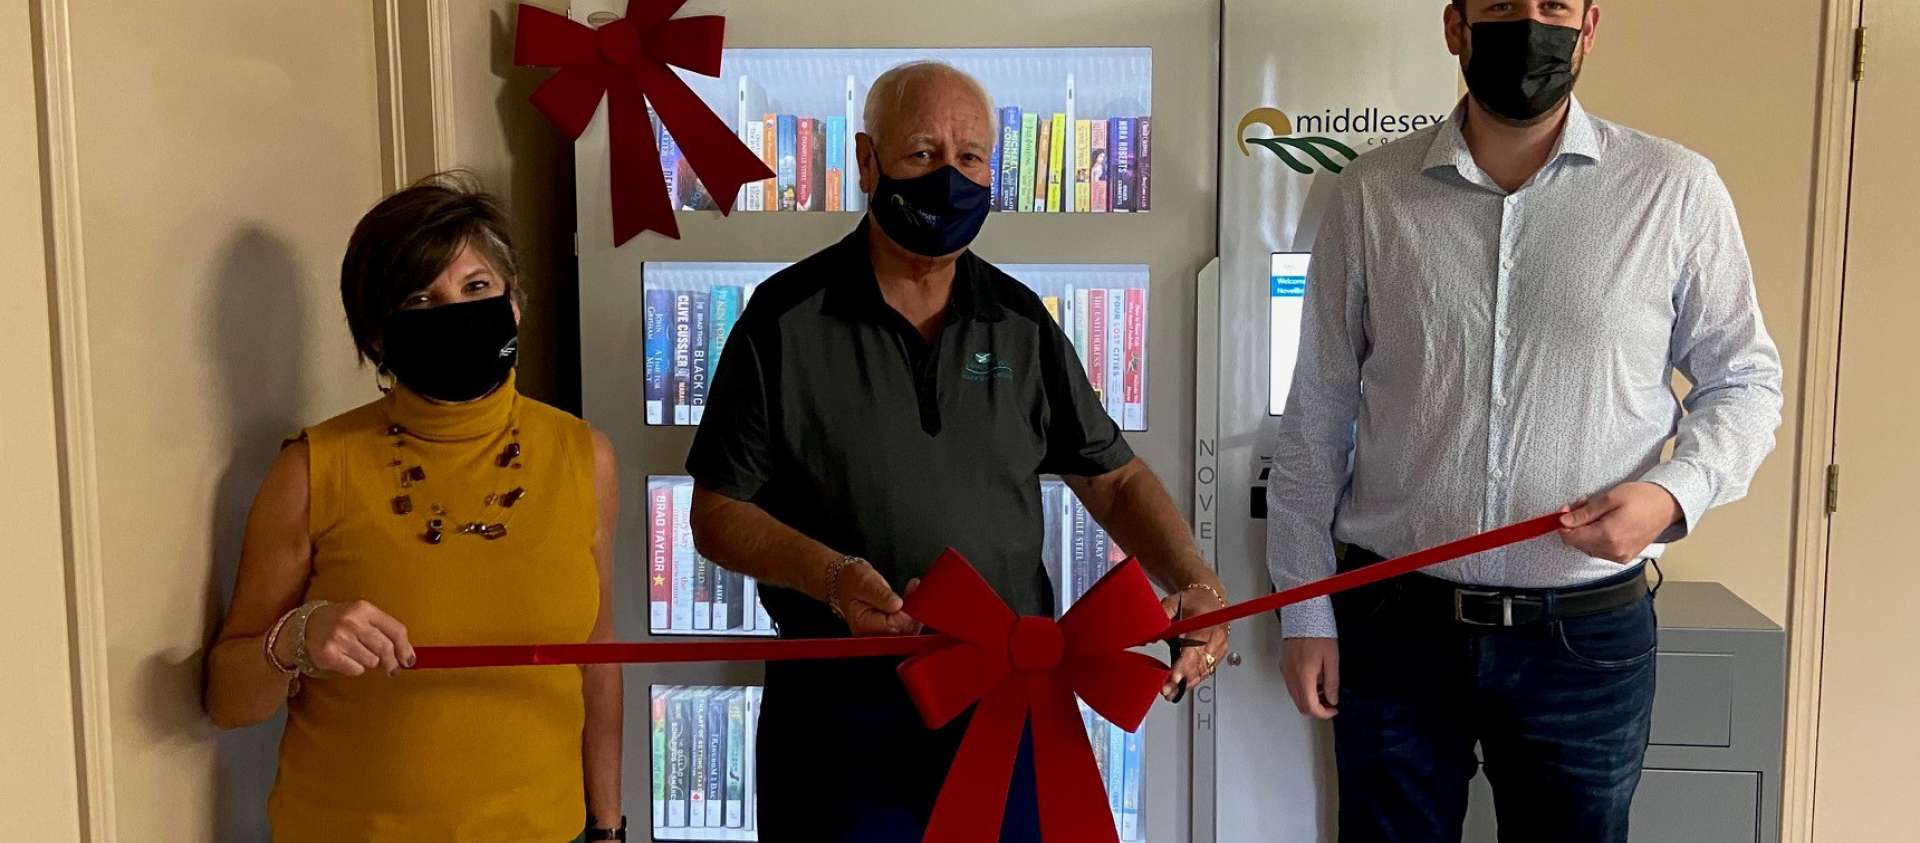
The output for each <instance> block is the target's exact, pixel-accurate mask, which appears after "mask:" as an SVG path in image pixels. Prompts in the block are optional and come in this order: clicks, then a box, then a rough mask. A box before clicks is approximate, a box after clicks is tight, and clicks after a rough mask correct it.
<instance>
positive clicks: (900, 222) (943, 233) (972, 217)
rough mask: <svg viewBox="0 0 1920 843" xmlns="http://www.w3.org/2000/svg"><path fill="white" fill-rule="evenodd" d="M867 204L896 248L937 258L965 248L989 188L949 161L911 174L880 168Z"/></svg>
mask: <svg viewBox="0 0 1920 843" xmlns="http://www.w3.org/2000/svg"><path fill="white" fill-rule="evenodd" d="M874 166H875V167H876V168H878V166H879V162H878V159H877V158H876V160H875V164H874ZM867 207H868V209H869V210H870V211H871V212H872V213H873V219H874V221H875V222H877V223H879V225H880V230H881V231H884V232H886V233H887V236H888V237H891V238H893V242H895V243H898V244H900V246H901V248H904V249H906V250H907V251H909V252H912V253H914V254H916V255H925V256H927V257H930V258H937V257H941V256H943V255H951V254H953V253H954V252H958V251H960V250H961V249H964V248H966V247H967V244H969V243H972V242H973V238H975V237H978V236H979V235H980V227H981V226H982V225H985V224H986V222H987V211H989V210H991V209H992V191H990V190H988V189H987V188H986V187H985V186H984V185H981V184H980V183H979V182H976V181H974V180H973V179H970V178H967V177H966V175H965V174H964V173H961V172H960V171H959V170H957V169H954V167H953V165H951V164H949V165H947V166H944V167H941V168H940V169H938V170H934V171H933V172H931V173H927V174H926V175H923V176H915V177H913V178H910V179H896V178H893V177H892V176H889V175H887V172H886V171H885V170H880V181H879V183H878V184H877V185H875V186H874V189H873V196H872V197H871V198H870V199H869V201H868V205H867Z"/></svg>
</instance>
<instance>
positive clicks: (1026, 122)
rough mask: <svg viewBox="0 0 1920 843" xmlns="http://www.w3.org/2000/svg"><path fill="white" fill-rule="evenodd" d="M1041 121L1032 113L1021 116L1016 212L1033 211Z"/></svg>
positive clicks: (1016, 180)
mask: <svg viewBox="0 0 1920 843" xmlns="http://www.w3.org/2000/svg"><path fill="white" fill-rule="evenodd" d="M1039 120H1040V116H1039V115H1037V114H1034V113H1033V112H1030V111H1029V112H1026V113H1023V114H1021V115H1020V172H1019V174H1018V177H1017V178H1016V179H1015V182H1017V183H1018V184H1019V186H1020V190H1019V193H1020V195H1019V196H1018V197H1016V201H1015V202H1014V210H1016V211H1021V212H1026V211H1031V210H1033V173H1034V166H1033V160H1034V155H1035V154H1037V153H1038V151H1039V150H1038V147H1039V144H1040V122H1039Z"/></svg>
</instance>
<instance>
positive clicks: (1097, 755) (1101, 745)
mask: <svg viewBox="0 0 1920 843" xmlns="http://www.w3.org/2000/svg"><path fill="white" fill-rule="evenodd" d="M1112 729H1113V725H1112V724H1110V723H1108V722H1107V720H1106V718H1104V717H1101V716H1100V715H1098V714H1095V715H1094V716H1093V726H1092V728H1090V729H1089V730H1088V732H1089V734H1088V736H1087V742H1088V743H1089V744H1092V747H1093V766H1094V767H1095V768H1097V769H1098V770H1099V771H1100V784H1101V785H1102V786H1103V787H1104V786H1105V785H1106V783H1107V782H1109V781H1112V775H1113V764H1112V761H1111V760H1110V759H1109V757H1108V755H1107V732H1109V731H1111V730H1112ZM1108 789H1109V790H1110V789H1111V788H1108Z"/></svg>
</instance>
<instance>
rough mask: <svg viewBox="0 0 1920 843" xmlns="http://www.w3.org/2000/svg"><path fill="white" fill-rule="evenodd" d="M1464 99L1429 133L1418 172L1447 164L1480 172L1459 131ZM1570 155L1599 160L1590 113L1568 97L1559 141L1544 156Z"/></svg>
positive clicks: (1554, 158) (1550, 158)
mask: <svg viewBox="0 0 1920 843" xmlns="http://www.w3.org/2000/svg"><path fill="white" fill-rule="evenodd" d="M1466 116H1467V99H1466V97H1461V98H1460V104H1459V105H1456V106H1454V108H1453V113H1452V114H1450V115H1447V120H1446V122H1445V123H1442V124H1441V125H1440V131H1438V132H1435V133H1434V135H1433V143H1432V145H1430V146H1428V147H1427V157H1426V160H1424V161H1422V162H1421V164H1420V169H1421V171H1422V172H1426V171H1431V170H1433V169H1436V168H1440V167H1451V168H1453V170H1454V171H1455V172H1458V173H1459V174H1460V175H1461V176H1463V177H1465V178H1468V179H1471V178H1473V174H1474V173H1478V172H1480V165H1479V164H1477V163H1475V162H1474V160H1473V150H1472V149H1470V148H1468V146H1467V137H1466V135H1465V134H1464V133H1463V132H1462V131H1461V127H1462V126H1464V125H1466ZM1567 155H1572V156H1576V157H1580V158H1585V159H1587V160H1588V161H1592V162H1594V163H1599V161H1600V132H1599V130H1598V129H1597V128H1595V126H1594V122H1593V116H1592V115H1589V114H1588V113H1587V109H1586V108H1585V107H1584V106H1582V105H1581V104H1580V98H1579V97H1568V102H1567V121H1566V125H1565V126H1564V127H1562V128H1561V130H1560V140H1559V141H1557V142H1555V144H1554V147H1553V153H1552V154H1551V155H1548V156H1547V163H1549V164H1551V163H1553V162H1555V161H1558V160H1559V159H1560V158H1561V157H1562V156H1567Z"/></svg>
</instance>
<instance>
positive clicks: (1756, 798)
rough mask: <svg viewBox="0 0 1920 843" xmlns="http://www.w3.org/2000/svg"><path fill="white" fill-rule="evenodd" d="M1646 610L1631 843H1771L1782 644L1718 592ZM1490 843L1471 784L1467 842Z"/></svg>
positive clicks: (1671, 596)
mask: <svg viewBox="0 0 1920 843" xmlns="http://www.w3.org/2000/svg"><path fill="white" fill-rule="evenodd" d="M1654 606H1655V610H1656V611H1657V612H1658V613H1659V615H1660V652H1659V655H1658V656H1657V659H1658V662H1657V663H1658V665H1659V668H1658V669H1659V680H1658V682H1659V689H1658V691H1657V692H1656V693H1655V695H1654V700H1653V737H1652V739H1651V741H1650V745H1649V746H1648V747H1647V760H1646V768H1645V772H1644V773H1643V774H1642V775H1641V779H1640V789H1639V790H1638V791H1637V792H1636V793H1635V794H1634V798H1633V819H1632V838H1633V841H1634V843H1777V841H1778V840H1779V839H1780V765H1781V755H1782V740H1783V728H1784V723H1785V721H1784V719H1783V718H1784V716H1785V713H1784V705H1785V696H1786V634H1785V633H1784V632H1782V631H1781V629H1780V627H1779V626H1778V625H1776V624H1774V623H1773V622H1772V621H1770V620H1767V618H1766V616H1765V615H1762V614H1760V612H1759V611H1758V610H1756V609H1754V608H1753V607H1752V606H1749V605H1747V604H1746V603H1745V602H1742V601H1741V600H1740V598H1738V597H1735V596H1734V595H1733V593H1732V592H1730V591H1727V589H1726V587H1724V586H1722V585H1720V584H1719V583H1704V582H1671V583H1667V584H1666V585H1664V586H1662V587H1661V588H1660V595H1659V597H1658V598H1656V599H1655V601H1654ZM1495 839H1496V838H1495V833H1494V816H1493V792H1492V790H1491V789H1490V788H1489V787H1488V786H1487V782H1486V777H1484V776H1476V777H1474V780H1473V801H1472V804H1471V806H1470V807H1469V808H1468V811H1467V832H1466V840H1468V841H1473V843H1483V842H1484V843H1493V841H1494V840H1495Z"/></svg>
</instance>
